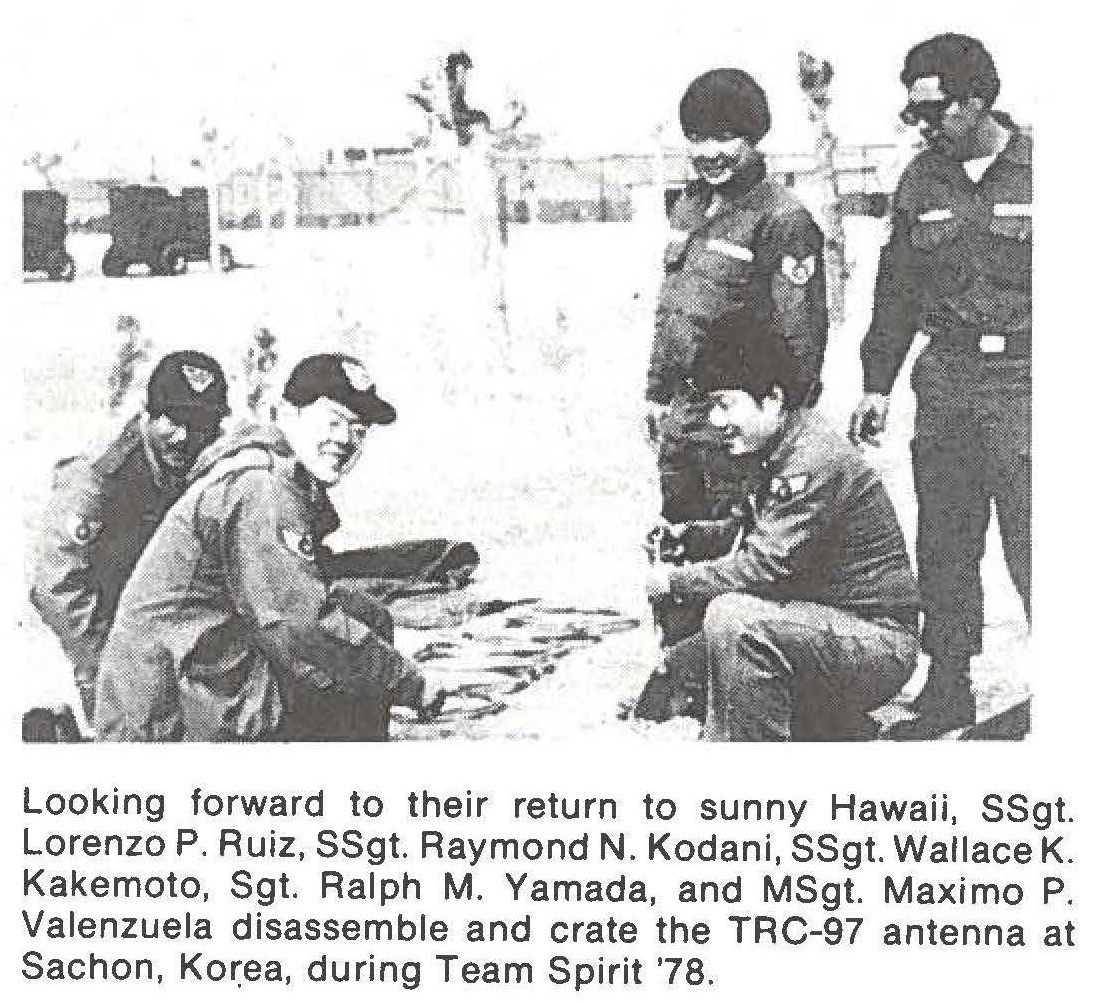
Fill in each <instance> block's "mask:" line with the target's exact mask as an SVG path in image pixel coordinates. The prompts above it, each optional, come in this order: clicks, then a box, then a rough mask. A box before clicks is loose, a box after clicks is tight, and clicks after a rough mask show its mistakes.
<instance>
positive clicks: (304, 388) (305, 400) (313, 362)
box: [284, 354, 397, 425]
mask: <svg viewBox="0 0 1093 1003" xmlns="http://www.w3.org/2000/svg"><path fill="white" fill-rule="evenodd" d="M320 397H326V398H327V399H328V400H332V401H337V402H338V403H339V404H344V405H345V406H346V407H348V408H349V409H350V410H351V411H352V412H353V413H354V414H356V415H357V417H358V418H360V419H361V421H364V422H368V423H369V424H371V425H390V424H391V422H393V421H394V420H395V418H396V417H397V413H396V411H395V409H394V408H393V407H392V406H391V405H390V404H388V403H387V401H385V400H383V399H382V398H381V397H380V396H379V395H378V394H377V393H376V383H375V380H373V379H372V377H371V375H370V374H369V372H368V370H367V369H366V368H365V367H364V364H363V363H362V362H361V361H360V360H359V359H355V358H353V357H352V356H351V355H341V354H325V355H309V356H308V357H307V358H306V359H303V360H301V361H300V362H299V363H297V365H296V368H295V369H293V370H292V373H291V374H290V376H289V378H288V380H287V382H286V383H285V392H284V398H285V400H286V401H287V402H288V403H289V404H292V405H294V406H295V407H306V406H307V405H308V404H313V403H314V402H315V401H317V400H318V399H319V398H320Z"/></svg>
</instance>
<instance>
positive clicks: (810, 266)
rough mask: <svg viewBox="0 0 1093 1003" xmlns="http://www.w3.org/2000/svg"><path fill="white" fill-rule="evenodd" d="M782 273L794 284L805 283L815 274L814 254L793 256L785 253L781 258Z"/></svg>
mask: <svg viewBox="0 0 1093 1003" xmlns="http://www.w3.org/2000/svg"><path fill="white" fill-rule="evenodd" d="M782 274H783V275H784V276H785V277H786V278H787V279H789V281H790V282H792V283H793V284H794V285H795V286H803V285H806V284H807V283H808V282H809V281H810V280H811V278H812V276H813V275H815V274H816V255H815V254H810V255H808V256H807V257H804V258H795V257H793V256H792V255H791V254H787V255H786V256H785V257H784V258H782Z"/></svg>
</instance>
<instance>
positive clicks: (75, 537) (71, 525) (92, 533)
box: [65, 514, 102, 547]
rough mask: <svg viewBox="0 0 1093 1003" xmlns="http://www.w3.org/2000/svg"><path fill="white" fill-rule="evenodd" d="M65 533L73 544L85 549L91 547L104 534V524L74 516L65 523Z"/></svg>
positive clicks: (84, 517)
mask: <svg viewBox="0 0 1093 1003" xmlns="http://www.w3.org/2000/svg"><path fill="white" fill-rule="evenodd" d="M65 533H66V535H67V536H68V538H69V539H70V540H71V541H72V542H73V543H77V544H79V545H80V546H83V547H86V546H90V545H91V544H92V543H94V542H95V541H96V540H97V539H98V538H99V536H100V535H101V534H102V523H101V522H99V521H97V520H95V519H88V518H87V517H86V516H82V515H78V514H73V515H70V516H69V517H68V519H67V520H66V521H65Z"/></svg>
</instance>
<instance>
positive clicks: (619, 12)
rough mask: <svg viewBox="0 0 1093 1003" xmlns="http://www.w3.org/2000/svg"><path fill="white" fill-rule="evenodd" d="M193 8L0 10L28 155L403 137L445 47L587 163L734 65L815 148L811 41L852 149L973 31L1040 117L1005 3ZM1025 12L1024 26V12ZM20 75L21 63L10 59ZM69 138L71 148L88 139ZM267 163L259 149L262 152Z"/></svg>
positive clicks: (482, 94) (166, 151)
mask: <svg viewBox="0 0 1093 1003" xmlns="http://www.w3.org/2000/svg"><path fill="white" fill-rule="evenodd" d="M219 6H220V5H217V4H214V3H207V2H205V0H193V2H183V3H176V4H170V5H159V4H153V3H150V2H148V0H142V2H140V3H121V2H110V3H98V4H93V3H91V2H87V0H84V2H80V3H69V2H68V0H64V2H59V0H54V2H51V3H50V4H49V6H48V10H49V13H48V14H43V13H38V12H39V11H42V10H43V9H44V8H42V7H38V6H37V5H35V7H34V8H33V10H32V9H31V8H29V7H28V8H26V9H25V10H23V11H21V12H20V11H16V12H10V11H9V12H6V13H5V14H3V15H0V16H2V17H4V18H5V19H12V20H13V22H14V23H13V26H12V27H13V28H14V31H13V30H12V28H8V29H7V30H5V31H4V35H5V36H6V37H7V38H8V40H9V43H10V41H11V40H13V39H14V40H15V50H16V51H15V53H14V54H13V65H14V67H15V86H14V88H10V87H9V88H7V90H8V93H9V94H13V95H14V101H13V105H12V107H11V108H10V109H9V110H10V111H12V112H14V115H15V123H14V124H15V128H16V135H17V137H18V146H17V152H18V153H19V156H20V158H21V157H24V156H26V155H27V154H28V153H30V152H32V151H34V150H48V151H57V152H60V153H61V154H62V155H64V156H66V159H67V160H68V161H69V162H70V163H72V164H76V163H82V164H86V165H88V166H91V165H95V166H99V165H109V164H117V165H119V166H134V165H139V166H141V167H143V166H145V165H146V164H147V163H148V159H149V156H150V155H151V154H152V153H156V154H157V155H158V158H159V159H160V160H161V161H164V162H172V161H178V162H185V160H186V159H188V157H189V156H192V155H194V154H195V153H197V152H198V151H199V149H200V143H199V141H198V138H197V137H198V133H199V123H200V122H201V120H202V117H203V116H207V117H208V118H209V119H210V120H211V121H214V122H216V123H218V125H219V126H220V130H221V133H222V134H231V135H233V136H235V137H237V139H238V141H239V143H240V145H241V146H242V147H244V148H246V149H247V150H248V151H250V150H257V151H260V150H261V149H262V148H263V146H264V145H265V144H267V143H268V141H269V140H268V137H270V136H274V135H276V133H278V132H284V133H287V134H289V135H291V136H293V137H294V139H295V140H296V142H297V145H298V147H299V148H301V149H302V150H304V151H306V155H307V157H308V159H311V154H312V153H313V152H314V151H317V150H320V149H322V148H324V147H326V146H333V147H335V148H341V147H343V146H346V145H355V144H356V145H373V144H380V145H382V144H385V143H399V142H402V141H404V139H405V137H406V134H407V129H408V128H409V127H412V126H413V125H414V124H415V123H416V121H418V119H417V118H416V116H415V113H414V112H413V110H412V108H411V106H410V105H409V103H408V102H407V101H406V99H405V97H404V94H405V91H406V90H408V89H410V87H412V85H413V83H414V81H415V79H416V78H417V77H418V76H420V75H421V74H422V73H424V72H425V71H426V70H428V69H429V67H430V66H431V65H432V64H433V63H434V62H435V61H436V60H437V59H438V58H440V57H442V56H443V55H444V54H445V53H446V52H448V51H450V50H452V49H454V48H466V49H467V50H468V51H469V52H470V53H471V54H472V56H473V57H474V59H475V64H476V65H475V70H474V72H473V75H472V79H471V85H470V89H469V97H470V99H471V103H472V104H476V105H480V106H483V107H485V108H487V110H489V109H490V108H491V107H493V108H496V107H498V106H499V105H500V104H501V103H502V102H503V101H504V100H505V98H506V97H508V96H519V97H520V98H522V99H523V100H524V101H525V102H526V104H527V106H528V109H529V114H528V119H527V126H528V128H529V129H534V130H535V131H538V132H541V133H543V134H544V135H545V136H546V137H548V138H549V139H550V140H551V142H552V143H556V144H557V145H558V146H561V147H565V148H569V149H572V150H577V151H585V150H595V151H598V152H612V151H616V152H622V151H636V150H641V149H643V148H647V147H648V146H649V144H650V142H651V137H652V135H653V131H654V129H655V127H656V126H657V124H658V123H659V122H666V123H670V126H671V129H672V130H673V131H671V132H669V134H668V135H669V136H675V135H676V132H675V129H676V125H675V108H676V105H677V102H678V100H679V96H680V93H681V91H682V89H683V87H684V86H685V85H686V84H687V82H688V81H689V80H690V79H691V78H692V77H693V76H695V75H696V74H697V73H700V72H702V71H703V70H706V69H708V68H710V67H711V66H715V65H739V66H742V67H744V68H746V69H748V70H749V71H751V72H752V73H753V74H754V75H755V76H756V77H757V78H758V79H759V80H760V82H761V83H762V84H763V85H764V86H765V87H766V89H767V91H768V94H769V97H770V100H771V105H772V110H773V116H774V121H775V128H774V130H773V131H772V133H771V135H770V136H769V137H768V140H767V147H768V148H769V149H794V150H801V149H806V148H808V145H809V143H810V136H809V132H808V130H807V122H806V118H805V111H804V106H803V101H802V98H801V96H800V94H799V92H798V90H797V86H796V53H797V50H798V48H801V47H804V48H807V49H808V50H809V51H811V52H813V53H814V54H816V55H818V56H821V57H825V58H828V59H830V60H831V61H832V62H833V63H834V64H835V67H836V82H837V89H836V92H835V98H836V105H835V112H834V119H835V124H836V126H837V128H838V130H839V132H840V134H841V138H842V139H843V141H844V142H848V143H853V142H884V141H889V140H892V139H894V138H895V136H896V120H895V115H896V112H897V111H898V109H899V108H900V107H901V104H902V100H901V99H902V96H903V95H902V91H901V89H900V86H899V82H898V73H899V69H900V66H901V64H902V57H903V54H904V53H905V51H906V50H907V48H908V47H909V45H911V44H913V43H914V42H916V41H919V40H920V39H922V38H924V37H926V36H928V35H930V34H933V33H935V32H937V31H941V30H961V31H967V32H968V33H970V34H977V35H979V36H980V37H981V38H982V39H983V40H984V42H985V43H986V44H987V46H988V47H989V48H990V49H991V50H992V51H993V53H994V55H995V58H996V61H997V62H998V65H999V69H1000V72H1001V75H1002V80H1003V91H1002V95H1001V97H1000V100H999V105H1000V106H1001V107H1003V108H1006V109H1008V110H1011V111H1012V112H1014V114H1015V115H1016V116H1017V117H1018V118H1019V119H1021V120H1024V121H1031V120H1033V119H1034V118H1035V113H1034V100H1035V94H1034V87H1035V84H1036V80H1035V79H1034V76H1033V73H1032V71H1031V67H1032V66H1033V63H1032V62H1031V61H1030V60H1029V59H1028V58H1027V55H1028V46H1029V44H1030V32H1033V33H1034V31H1035V27H1034V26H1033V25H1030V24H1029V22H1028V21H1025V20H1018V19H1016V18H1013V19H1008V18H1000V17H999V11H1000V9H1001V8H1000V6H999V5H997V4H990V5H988V4H979V3H976V4H961V5H960V7H959V10H960V12H961V13H960V15H959V16H958V17H955V18H954V17H953V16H952V13H951V12H952V10H953V8H954V6H955V5H954V4H952V3H948V4H945V3H929V2H918V3H915V4H914V5H913V6H912V5H910V4H907V5H905V6H904V7H897V6H895V5H887V4H878V3H872V4H864V3H863V4H846V3H843V4H832V5H829V9H832V10H835V11H837V12H838V13H837V15H836V16H834V17H831V18H829V19H827V20H825V19H824V17H823V11H822V10H821V5H820V3H819V2H817V3H815V4H799V3H791V4H786V3H781V4H779V3H776V2H768V3H764V4H761V5H759V7H760V11H759V13H756V14H752V15H750V16H749V15H748V14H746V13H744V12H742V5H741V4H739V3H732V2H730V0H719V2H716V3H709V2H705V0H703V2H701V3H691V4H678V3H672V2H670V0H662V2H661V3H659V4H657V5H655V6H653V5H645V6H646V7H649V10H648V11H647V12H645V13H641V12H639V8H641V7H642V5H640V4H636V3H630V4H625V3H617V2H610V3H597V4H593V3H591V2H584V3H577V2H572V0H558V2H550V3H543V4H537V5H534V6H532V5H527V4H521V3H517V2H515V0H513V2H511V3H508V4H486V3H468V4H466V5H463V6H459V5H457V3H456V2H455V0H448V2H445V3H433V2H432V0H430V2H424V3H415V2H410V0H404V2H400V3H396V2H390V3H387V4H384V5H383V7H384V8H385V12H384V13H382V14H380V13H378V12H377V11H378V9H379V7H380V5H377V4H375V3H367V2H361V0H358V2H356V3H330V2H308V3H298V4H295V5H285V4H277V3H270V2H266V3H259V4H253V3H249V2H247V3H239V2H237V3H232V4H230V5H229V3H228V2H227V0H224V2H223V8H224V9H223V10H220V9H218V7H219ZM1026 16H1027V15H1026ZM9 65H12V64H9ZM77 144H78V146H77ZM258 156H260V153H259V154H258Z"/></svg>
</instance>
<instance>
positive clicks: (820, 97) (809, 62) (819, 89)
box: [797, 52, 847, 324]
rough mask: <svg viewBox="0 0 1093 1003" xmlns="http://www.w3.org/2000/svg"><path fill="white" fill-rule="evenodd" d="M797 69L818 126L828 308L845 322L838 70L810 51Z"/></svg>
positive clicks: (836, 321) (833, 319)
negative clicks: (834, 112) (834, 123)
mask: <svg viewBox="0 0 1093 1003" xmlns="http://www.w3.org/2000/svg"><path fill="white" fill-rule="evenodd" d="M797 69H798V75H799V81H800V84H801V90H802V91H803V92H804V95H805V98H806V100H807V101H808V116H809V119H810V120H811V121H812V123H813V124H814V125H815V127H816V166H817V169H818V171H819V175H820V183H821V186H822V189H823V203H822V205H821V209H820V216H821V221H822V224H823V231H824V260H825V262H826V268H827V299H828V310H829V312H830V314H831V322H832V323H833V324H841V323H842V321H843V319H844V318H845V316H846V279H847V268H846V232H845V231H844V230H843V220H842V207H841V204H840V200H839V178H838V174H837V173H836V170H835V149H836V147H837V146H838V140H837V139H836V137H835V134H834V133H833V132H832V131H831V126H830V124H829V122H828V118H827V112H828V109H829V108H830V106H831V81H832V78H833V77H834V76H835V70H834V67H832V65H831V63H829V62H828V61H827V60H826V59H824V60H820V59H817V58H816V57H815V56H810V55H809V54H808V53H807V52H798V53H797Z"/></svg>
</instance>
